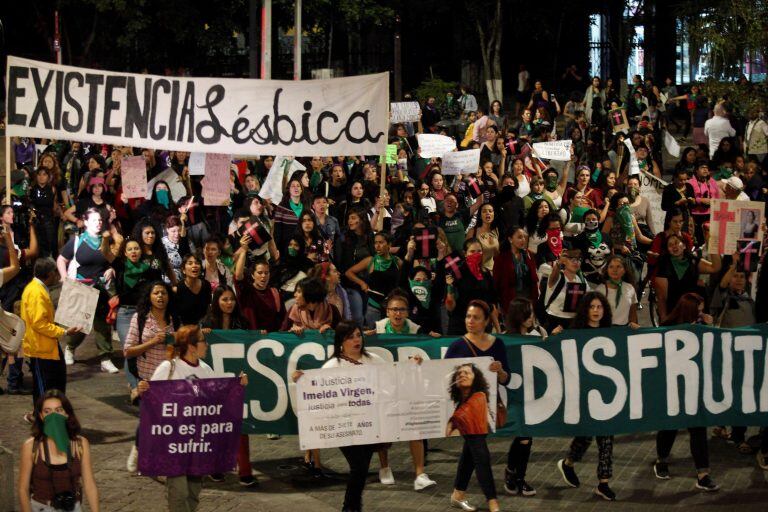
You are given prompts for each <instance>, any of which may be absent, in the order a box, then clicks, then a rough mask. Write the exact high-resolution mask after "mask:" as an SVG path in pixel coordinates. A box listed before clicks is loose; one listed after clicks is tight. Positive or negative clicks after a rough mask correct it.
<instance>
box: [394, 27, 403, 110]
mask: <svg viewBox="0 0 768 512" xmlns="http://www.w3.org/2000/svg"><path fill="white" fill-rule="evenodd" d="M401 43H402V39H401V37H400V15H399V14H398V15H396V16H395V101H400V100H402V99H403V61H402V44H401Z"/></svg>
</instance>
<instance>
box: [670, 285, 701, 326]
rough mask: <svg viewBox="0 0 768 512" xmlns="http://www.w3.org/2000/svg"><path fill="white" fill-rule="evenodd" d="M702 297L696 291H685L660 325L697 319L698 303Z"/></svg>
mask: <svg viewBox="0 0 768 512" xmlns="http://www.w3.org/2000/svg"><path fill="white" fill-rule="evenodd" d="M703 303H704V298H703V297H702V296H701V295H699V294H698V293H686V294H684V295H683V296H682V297H680V300H678V301H677V304H676V305H675V308H674V309H673V310H672V311H671V312H670V313H669V315H667V317H666V318H665V319H664V320H663V321H662V322H661V325H665V326H666V325H678V324H692V323H694V322H696V320H698V319H699V305H701V304H703Z"/></svg>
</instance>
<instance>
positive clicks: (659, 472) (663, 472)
mask: <svg viewBox="0 0 768 512" xmlns="http://www.w3.org/2000/svg"><path fill="white" fill-rule="evenodd" d="M653 474H654V475H656V478H658V479H659V480H669V464H667V463H666V462H659V461H656V462H654V463H653Z"/></svg>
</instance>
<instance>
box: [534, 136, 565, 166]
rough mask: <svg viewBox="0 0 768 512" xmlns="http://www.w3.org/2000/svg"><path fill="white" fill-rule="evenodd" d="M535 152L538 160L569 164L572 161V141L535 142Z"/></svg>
mask: <svg viewBox="0 0 768 512" xmlns="http://www.w3.org/2000/svg"><path fill="white" fill-rule="evenodd" d="M533 152H534V154H535V155H536V156H537V157H538V158H544V159H546V160H557V161H560V162H567V161H569V160H570V159H571V139H565V140H553V141H549V142H534V143H533Z"/></svg>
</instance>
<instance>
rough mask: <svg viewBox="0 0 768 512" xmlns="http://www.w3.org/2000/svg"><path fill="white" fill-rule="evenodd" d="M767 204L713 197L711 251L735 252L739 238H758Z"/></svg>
mask: <svg viewBox="0 0 768 512" xmlns="http://www.w3.org/2000/svg"><path fill="white" fill-rule="evenodd" d="M764 209H765V204H764V203H762V202H760V201H736V200H732V199H712V203H711V205H710V209H709V253H710V254H733V253H734V252H736V249H737V246H738V241H739V240H758V237H759V234H760V226H761V225H762V223H763V217H764V215H763V212H764Z"/></svg>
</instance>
